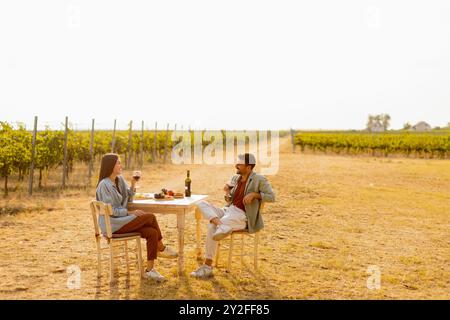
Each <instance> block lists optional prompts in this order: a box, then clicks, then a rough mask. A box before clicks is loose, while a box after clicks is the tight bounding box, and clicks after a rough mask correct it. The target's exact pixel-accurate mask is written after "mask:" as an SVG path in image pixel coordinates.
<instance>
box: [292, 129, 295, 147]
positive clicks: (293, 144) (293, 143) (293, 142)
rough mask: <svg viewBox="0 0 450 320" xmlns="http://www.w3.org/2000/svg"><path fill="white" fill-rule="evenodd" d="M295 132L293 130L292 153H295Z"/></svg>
mask: <svg viewBox="0 0 450 320" xmlns="http://www.w3.org/2000/svg"><path fill="white" fill-rule="evenodd" d="M294 135H295V130H294V129H292V128H291V143H292V152H293V153H295V139H294Z"/></svg>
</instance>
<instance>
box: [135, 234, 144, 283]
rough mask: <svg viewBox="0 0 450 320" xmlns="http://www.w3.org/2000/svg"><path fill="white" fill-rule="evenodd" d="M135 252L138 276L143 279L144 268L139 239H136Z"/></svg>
mask: <svg viewBox="0 0 450 320" xmlns="http://www.w3.org/2000/svg"><path fill="white" fill-rule="evenodd" d="M136 250H137V261H138V269H139V275H140V277H141V278H144V268H143V267H142V248H141V239H140V238H139V239H136Z"/></svg>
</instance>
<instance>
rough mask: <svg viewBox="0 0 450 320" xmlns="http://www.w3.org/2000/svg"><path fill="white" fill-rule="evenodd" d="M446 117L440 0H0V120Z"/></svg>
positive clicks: (281, 123) (449, 36)
mask: <svg viewBox="0 0 450 320" xmlns="http://www.w3.org/2000/svg"><path fill="white" fill-rule="evenodd" d="M380 113H388V114H389V115H390V116H391V119H392V120H391V127H392V128H394V129H399V128H401V127H402V126H403V124H404V123H406V122H410V123H412V124H414V123H417V122H418V121H421V120H424V121H427V122H428V123H430V124H431V125H432V126H433V127H434V126H445V125H447V123H448V122H450V1H448V0H428V1H425V0H422V1H419V0H407V1H406V0H390V1H377V0H370V1H368V0H352V1H350V0H340V1H335V0H334V1H333V0H315V1H286V0H276V1H267V0H258V1H253V0H252V1H250V0H238V1H236V0H227V1H214V0H202V1H198V0H188V1H187V0H183V1H178V0H177V1H174V0H164V1H149V0H147V1H137V0H133V1H130V0H129V1H114V0H108V1H101V0H96V1H93V0H90V1H81V0H77V1H74V0H70V1H68V0H66V1H62V0H54V1H48V0H41V1H29V0H28V1H25V0H3V1H1V2H0V121H9V122H13V123H14V122H22V123H25V124H26V125H27V126H31V124H32V122H33V118H34V116H35V115H37V116H39V126H40V127H43V126H45V125H49V126H51V127H54V128H59V127H60V126H61V124H62V123H63V122H64V118H65V117H66V116H68V117H69V122H70V123H71V124H72V126H73V127H75V128H78V129H84V128H88V127H89V126H90V124H91V119H93V118H95V119H96V126H97V127H98V128H112V126H113V122H114V119H117V121H118V127H119V128H125V127H126V125H127V123H128V122H129V121H130V120H133V121H134V123H135V124H136V126H140V124H141V121H144V123H145V127H154V125H155V122H158V125H159V126H160V127H165V126H166V125H167V123H169V124H170V126H171V127H173V126H174V125H175V124H177V126H178V128H180V127H181V126H184V127H185V128H187V127H189V126H190V127H192V128H198V129H222V128H223V129H284V128H290V127H292V128H298V129H363V128H364V127H365V124H366V122H367V117H368V115H369V114H380Z"/></svg>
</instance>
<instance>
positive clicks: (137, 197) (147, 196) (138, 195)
mask: <svg viewBox="0 0 450 320" xmlns="http://www.w3.org/2000/svg"><path fill="white" fill-rule="evenodd" d="M153 197H154V196H153V193H140V192H137V193H135V194H134V197H133V199H134V200H147V199H153Z"/></svg>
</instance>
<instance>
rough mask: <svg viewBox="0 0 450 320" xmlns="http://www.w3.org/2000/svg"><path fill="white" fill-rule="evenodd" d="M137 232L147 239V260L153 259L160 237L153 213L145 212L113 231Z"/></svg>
mask: <svg viewBox="0 0 450 320" xmlns="http://www.w3.org/2000/svg"><path fill="white" fill-rule="evenodd" d="M129 232H139V233H140V234H141V237H142V238H144V239H146V240H147V260H155V259H156V256H157V253H158V241H160V240H161V239H162V235H161V230H160V229H159V225H158V221H156V217H155V215H154V214H153V213H146V214H143V215H142V216H138V217H136V218H135V219H133V220H132V221H130V222H128V223H127V224H126V225H124V226H123V227H122V228H120V229H119V230H117V231H116V232H114V233H116V234H117V233H129Z"/></svg>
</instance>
